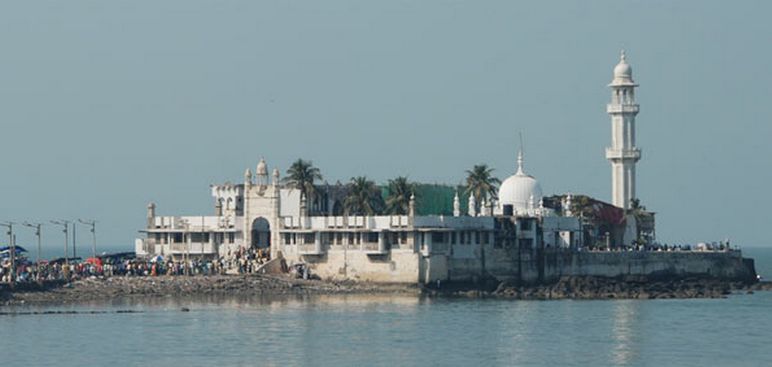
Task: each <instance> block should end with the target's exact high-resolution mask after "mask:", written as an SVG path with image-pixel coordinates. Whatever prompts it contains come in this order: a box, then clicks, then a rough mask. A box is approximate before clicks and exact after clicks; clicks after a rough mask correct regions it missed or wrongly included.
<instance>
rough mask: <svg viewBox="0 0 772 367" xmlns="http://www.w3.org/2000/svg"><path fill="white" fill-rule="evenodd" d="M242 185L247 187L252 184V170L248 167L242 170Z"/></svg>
mask: <svg viewBox="0 0 772 367" xmlns="http://www.w3.org/2000/svg"><path fill="white" fill-rule="evenodd" d="M244 185H245V186H247V187H249V186H252V170H250V169H249V168H247V170H246V171H244Z"/></svg>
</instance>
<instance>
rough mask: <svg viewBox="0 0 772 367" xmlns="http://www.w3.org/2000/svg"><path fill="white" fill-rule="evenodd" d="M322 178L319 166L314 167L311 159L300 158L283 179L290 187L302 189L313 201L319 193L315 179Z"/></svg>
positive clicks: (307, 197)
mask: <svg viewBox="0 0 772 367" xmlns="http://www.w3.org/2000/svg"><path fill="white" fill-rule="evenodd" d="M321 179H322V174H321V172H320V171H319V168H316V167H314V164H313V163H312V162H311V161H305V160H303V159H298V160H297V161H295V162H294V163H292V165H290V167H289V168H288V169H287V175H286V176H284V178H283V179H282V181H283V182H284V183H286V184H287V185H288V186H289V187H291V188H293V189H297V190H300V194H301V195H303V196H305V198H306V200H308V201H309V202H311V201H313V199H314V198H315V197H316V195H317V192H316V186H314V181H317V180H321Z"/></svg>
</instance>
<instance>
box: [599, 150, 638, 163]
mask: <svg viewBox="0 0 772 367" xmlns="http://www.w3.org/2000/svg"><path fill="white" fill-rule="evenodd" d="M606 159H610V160H634V161H638V160H639V159H641V150H640V149H638V148H632V149H614V148H606Z"/></svg>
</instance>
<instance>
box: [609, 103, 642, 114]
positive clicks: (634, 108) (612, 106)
mask: <svg viewBox="0 0 772 367" xmlns="http://www.w3.org/2000/svg"><path fill="white" fill-rule="evenodd" d="M638 109H639V106H638V105H637V104H617V103H609V104H608V105H606V113H633V114H636V113H638Z"/></svg>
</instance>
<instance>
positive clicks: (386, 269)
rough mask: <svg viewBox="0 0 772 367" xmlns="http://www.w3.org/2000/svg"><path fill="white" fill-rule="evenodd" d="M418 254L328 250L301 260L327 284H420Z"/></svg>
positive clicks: (303, 257)
mask: <svg viewBox="0 0 772 367" xmlns="http://www.w3.org/2000/svg"><path fill="white" fill-rule="evenodd" d="M419 260H421V259H420V254H418V253H417V252H414V251H413V250H392V251H389V252H388V253H387V254H386V255H368V254H366V253H365V252H363V251H359V250H342V249H334V250H333V249H329V250H327V251H326V252H325V253H324V254H323V255H318V256H316V255H315V256H302V261H304V262H305V263H307V264H308V265H309V267H310V268H311V271H312V273H313V274H316V275H318V276H319V277H321V278H322V279H327V280H344V279H351V280H356V281H368V282H376V283H411V284H415V283H418V282H420V280H419V274H421V271H419V269H420V268H421V265H420V264H419Z"/></svg>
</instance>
